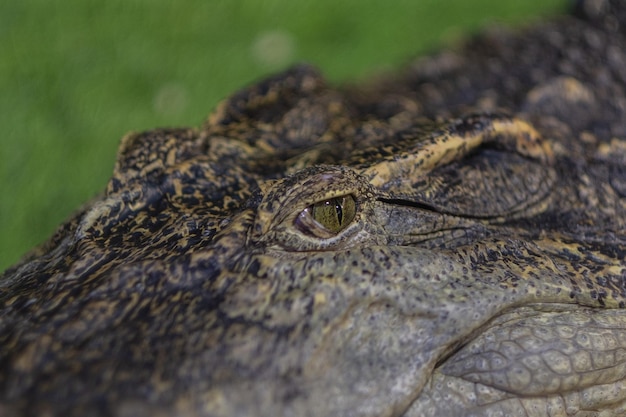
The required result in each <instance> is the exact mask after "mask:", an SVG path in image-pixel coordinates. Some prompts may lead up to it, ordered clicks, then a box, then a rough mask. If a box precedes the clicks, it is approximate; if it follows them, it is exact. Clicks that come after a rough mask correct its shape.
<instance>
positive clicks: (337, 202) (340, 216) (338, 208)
mask: <svg viewBox="0 0 626 417" xmlns="http://www.w3.org/2000/svg"><path fill="white" fill-rule="evenodd" d="M333 200H334V203H335V210H336V211H337V220H338V222H339V226H341V225H342V223H343V222H342V221H343V210H342V209H341V201H340V200H339V199H338V198H334V199H333Z"/></svg>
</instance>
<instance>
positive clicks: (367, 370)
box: [0, 1, 626, 417]
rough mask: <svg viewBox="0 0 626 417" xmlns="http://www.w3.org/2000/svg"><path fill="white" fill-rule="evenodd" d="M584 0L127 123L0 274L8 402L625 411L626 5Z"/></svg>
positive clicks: (350, 412)
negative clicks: (365, 80) (186, 117)
mask: <svg viewBox="0 0 626 417" xmlns="http://www.w3.org/2000/svg"><path fill="white" fill-rule="evenodd" d="M598 5H600V6H602V7H599V8H598V7H597V6H598ZM575 15H576V16H577V17H565V18H562V19H560V20H557V21H554V22H550V23H546V24H543V25H540V26H536V27H532V28H528V29H526V30H524V31H522V32H517V33H507V32H497V33H496V32H493V33H487V34H485V35H483V36H481V37H479V38H477V39H474V40H472V41H470V42H468V43H467V44H466V45H465V46H464V47H463V48H461V49H459V50H458V51H454V52H443V53H441V54H438V55H436V56H432V57H428V58H424V59H421V60H418V61H417V62H416V63H415V64H414V65H412V66H411V67H410V68H409V69H407V70H406V71H405V72H403V73H401V74H399V75H398V76H396V77H393V78H391V77H390V78H388V79H386V80H385V81H380V82H378V83H376V84H370V85H367V86H363V87H361V88H358V89H356V88H354V89H343V90H342V89H334V88H332V87H329V86H328V85H326V83H325V82H324V80H323V79H322V77H321V76H320V75H319V74H318V73H317V72H316V71H315V70H313V69H311V68H309V67H305V66H302V67H297V68H293V69H292V70H289V71H286V72H285V73H283V74H279V75H277V76H275V77H273V78H270V79H268V80H265V81H263V82H261V83H259V84H257V85H254V86H251V87H249V88H248V89H246V90H243V91H241V92H240V93H238V94H235V95H234V96H232V97H231V98H230V99H228V100H226V101H225V102H223V103H222V104H221V105H220V106H219V107H218V109H217V110H215V111H214V113H213V114H212V115H211V116H210V117H209V119H208V121H207V123H206V124H205V125H204V126H203V127H202V128H200V129H172V130H164V129H161V130H155V131H151V132H145V133H141V134H131V135H128V136H127V137H126V138H124V139H123V140H122V144H121V146H120V150H119V154H118V159H117V163H116V166H115V171H114V173H113V176H112V178H111V180H110V182H109V184H108V187H107V189H106V191H105V193H104V194H103V195H102V196H101V197H99V198H96V199H95V200H94V201H92V202H90V203H88V204H87V205H86V206H85V207H83V208H82V209H80V210H79V211H78V212H77V213H76V215H75V216H74V217H73V218H72V219H71V220H69V221H68V222H67V223H66V224H64V225H62V226H61V227H60V229H59V230H58V232H57V233H56V234H55V235H54V236H53V237H52V238H51V239H50V241H49V242H48V243H46V244H45V245H43V246H42V247H40V248H37V249H35V250H34V251H33V252H32V253H31V254H29V255H28V256H27V257H26V258H25V259H24V260H23V261H22V262H21V263H20V264H18V265H16V266H14V267H12V268H10V269H9V270H7V271H6V272H5V273H4V274H3V275H2V277H0V303H1V304H0V308H1V311H2V314H1V315H0V415H24V416H39V415H53V416H57V415H58V416H84V415H94V416H161V415H168V416H169V415H172V416H216V417H217V416H239V415H246V416H247V415H256V416H405V417H412V416H469V415H472V416H496V415H507V414H508V415H515V416H576V417H581V416H591V415H598V414H597V412H601V414H600V415H603V416H619V415H623V414H624V413H626V410H625V408H626V309H625V308H624V307H625V302H626V265H625V261H624V259H625V257H626V233H625V230H626V216H625V214H626V95H625V94H626V52H625V51H626V40H625V39H624V36H625V35H626V6H623V5H622V4H621V3H620V2H618V1H607V2H602V1H588V2H579V4H578V6H577V8H576V10H575Z"/></svg>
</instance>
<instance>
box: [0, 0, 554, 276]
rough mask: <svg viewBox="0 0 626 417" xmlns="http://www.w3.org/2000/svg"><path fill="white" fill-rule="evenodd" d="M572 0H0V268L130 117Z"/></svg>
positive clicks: (343, 75) (363, 64)
mask: <svg viewBox="0 0 626 417" xmlns="http://www.w3.org/2000/svg"><path fill="white" fill-rule="evenodd" d="M565 3H566V1H565V0H510V1H501V0H473V1H469V0H413V1H395V2H393V1H383V0H377V1H372V0H348V1H338V0H317V1H297V0H271V1H269V0H268V1H260V0H220V1H218V0H194V1H180V0H176V1H175V0H106V1H105V0H102V1H89V0H64V1H63V2H54V1H49V0H23V1H4V2H0V129H1V132H2V139H1V140H0V161H1V163H0V191H1V192H0V271H2V270H3V269H5V268H6V267H8V266H9V265H10V264H12V263H14V262H16V261H17V260H18V259H19V257H20V256H21V255H22V254H23V253H24V252H26V251H27V250H28V249H30V248H31V247H33V246H34V245H36V244H38V243H40V242H42V241H43V240H45V239H46V238H47V237H48V236H49V235H50V234H51V233H52V232H53V231H54V229H55V228H56V226H57V225H58V224H59V223H61V222H62V221H63V220H64V219H66V218H67V217H68V216H69V215H70V214H71V213H72V211H73V210H74V209H76V208H77V207H78V206H79V205H80V204H81V203H83V202H85V201H87V200H88V199H90V198H91V197H92V196H94V195H95V194H97V193H98V192H99V191H101V190H102V189H103V187H104V186H105V184H106V182H107V179H108V177H109V175H110V173H111V171H112V168H113V164H114V160H115V153H116V148H117V145H118V142H119V140H120V138H121V137H122V135H124V134H125V133H126V132H128V131H131V130H143V129H148V128H154V127H159V126H180V125H196V126H197V125H199V124H200V123H202V121H203V119H204V118H205V117H206V115H207V114H208V113H209V112H210V110H211V109H212V108H213V107H214V106H215V105H216V103H217V102H218V101H219V100H220V99H222V98H224V97H225V96H227V95H228V94H230V93H232V92H234V91H235V90H237V89H239V88H241V87H243V86H245V85H246V84H248V83H250V82H252V81H254V80H256V79H258V78H260V77H262V76H263V75H266V74H268V73H270V72H275V71H277V70H280V69H282V68H284V67H286V66H288V65H289V64H291V63H294V62H301V61H306V62H310V63H313V64H315V65H317V66H318V67H319V68H321V69H322V71H323V72H324V73H325V74H326V76H327V77H328V78H329V79H330V80H331V81H332V82H335V83H340V82H345V81H354V80H360V79H363V78H366V77H367V76H368V74H373V73H377V72H380V71H384V70H388V69H390V68H396V67H400V66H402V64H403V63H406V62H407V61H408V59H409V58H411V57H413V56H415V55H416V54H420V53H425V52H427V51H429V50H432V48H434V47H436V45H441V44H442V43H444V44H445V42H446V41H448V42H449V41H451V40H454V39H458V37H459V36H460V35H461V34H467V33H472V32H474V31H476V30H477V29H478V28H480V27H483V26H485V25H486V24H490V23H493V22H499V23H503V24H521V23H523V22H526V21H528V20H529V19H531V20H532V19H537V18H540V17H541V16H546V15H553V14H557V13H560V12H562V11H563V10H564V9H565Z"/></svg>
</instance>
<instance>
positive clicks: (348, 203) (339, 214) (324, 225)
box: [296, 195, 356, 237]
mask: <svg viewBox="0 0 626 417" xmlns="http://www.w3.org/2000/svg"><path fill="white" fill-rule="evenodd" d="M355 214H356V203H355V201H354V197H352V196H351V195H346V196H341V197H334V198H330V199H328V200H324V201H320V202H317V203H315V204H312V205H310V206H309V207H307V208H306V209H304V210H302V212H301V213H300V214H299V215H298V218H297V219H296V226H297V227H298V228H299V229H300V230H302V231H303V232H305V233H307V234H310V235H316V236H318V237H330V236H331V235H335V234H337V233H339V232H341V231H342V230H343V229H345V228H346V227H348V225H349V224H350V223H351V222H352V220H354V216H355ZM316 229H322V230H316Z"/></svg>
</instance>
